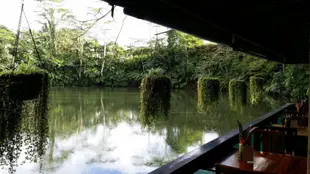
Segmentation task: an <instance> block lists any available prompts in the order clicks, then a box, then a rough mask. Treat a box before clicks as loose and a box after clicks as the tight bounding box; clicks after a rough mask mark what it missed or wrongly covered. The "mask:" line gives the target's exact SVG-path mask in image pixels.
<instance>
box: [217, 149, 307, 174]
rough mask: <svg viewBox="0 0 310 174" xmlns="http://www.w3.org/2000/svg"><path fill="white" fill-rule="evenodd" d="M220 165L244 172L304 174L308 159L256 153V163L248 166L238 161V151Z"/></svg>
mask: <svg viewBox="0 0 310 174" xmlns="http://www.w3.org/2000/svg"><path fill="white" fill-rule="evenodd" d="M219 164H221V165H225V166H229V167H234V168H239V169H242V170H252V171H261V172H270V173H275V174H295V173H296V174H303V173H306V166H307V158H306V157H297V156H291V155H285V154H275V153H260V152H258V151H254V163H253V164H247V163H246V162H240V161H238V151H237V150H236V151H235V152H234V153H233V154H231V155H229V156H228V157H227V158H226V159H224V160H223V161H221V162H219Z"/></svg>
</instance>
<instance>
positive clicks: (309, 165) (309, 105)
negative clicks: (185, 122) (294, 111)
mask: <svg viewBox="0 0 310 174" xmlns="http://www.w3.org/2000/svg"><path fill="white" fill-rule="evenodd" d="M309 51H310V49H309ZM308 57H309V71H310V54H309V52H308ZM308 81H309V82H308V83H309V85H308V89H309V88H310V74H309V79H308ZM309 101H310V95H309V94H308V118H310V112H309V108H310V102H309ZM309 127H310V119H308V155H307V157H308V161H307V174H310V129H309Z"/></svg>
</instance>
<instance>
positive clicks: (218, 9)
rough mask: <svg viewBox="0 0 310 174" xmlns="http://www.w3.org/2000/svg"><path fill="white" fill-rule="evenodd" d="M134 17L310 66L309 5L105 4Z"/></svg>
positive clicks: (193, 0)
mask: <svg viewBox="0 0 310 174" xmlns="http://www.w3.org/2000/svg"><path fill="white" fill-rule="evenodd" d="M105 1H107V2H109V3H110V4H111V5H119V6H122V7H124V12H125V13H126V14H128V15H131V16H134V17H137V18H140V19H144V20H148V21H151V22H154V23H158V24H161V25H165V26H168V27H171V28H175V29H178V30H181V31H184V32H187V33H190V34H193V35H195V36H198V37H201V38H203V39H207V40H210V41H213V42H217V43H222V44H226V45H229V46H231V47H233V48H235V49H236V50H240V51H244V52H248V53H252V54H256V55H258V56H261V57H265V58H267V59H270V60H274V61H279V62H284V63H308V62H309V56H308V55H309V21H310V1H309V0H105Z"/></svg>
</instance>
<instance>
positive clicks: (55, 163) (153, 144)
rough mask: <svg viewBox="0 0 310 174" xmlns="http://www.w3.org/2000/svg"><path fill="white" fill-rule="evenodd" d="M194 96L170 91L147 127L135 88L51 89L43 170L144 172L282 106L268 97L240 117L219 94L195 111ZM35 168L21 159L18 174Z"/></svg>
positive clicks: (248, 106) (32, 171)
mask: <svg viewBox="0 0 310 174" xmlns="http://www.w3.org/2000/svg"><path fill="white" fill-rule="evenodd" d="M195 96H196V94H195V93H193V92H186V91H175V92H173V93H172V96H171V97H172V98H171V110H170V114H169V117H167V118H166V119H157V120H155V121H154V122H153V124H152V126H150V127H148V128H146V127H144V126H143V124H142V123H141V120H140V119H139V91H138V90H131V89H114V90H109V89H105V90H102V89H97V88H63V89H54V90H52V91H51V94H50V99H51V100H50V114H49V120H48V124H49V143H48V149H47V151H46V154H45V157H44V161H43V169H42V170H43V172H44V173H109V174H118V173H148V172H150V171H152V170H154V169H156V168H158V167H159V166H161V165H164V164H166V163H168V162H169V161H171V160H173V159H175V158H177V157H178V156H180V155H182V154H184V153H186V152H189V151H191V150H193V149H195V148H197V147H199V146H200V145H202V144H204V143H206V142H209V141H211V140H213V139H215V138H217V137H218V136H219V135H222V134H223V133H225V132H227V131H229V130H231V129H233V128H235V127H236V123H235V120H240V121H241V122H247V121H249V120H252V119H253V118H255V117H257V116H260V115H262V114H263V113H266V112H268V111H270V110H272V109H273V108H275V107H278V106H279V105H280V104H281V103H279V102H277V101H274V100H272V99H270V98H269V99H268V101H267V100H266V101H265V102H262V103H261V104H257V105H247V106H244V108H243V113H244V114H243V115H239V114H238V113H237V112H234V111H232V110H231V109H230V107H229V101H228V97H227V96H225V95H222V96H221V97H220V99H219V104H218V105H216V106H214V107H211V109H209V110H208V111H207V112H206V113H199V112H198V111H197V98H196V97H195ZM23 149H24V147H23ZM19 160H20V159H19ZM20 162H21V161H20ZM39 168H40V166H39V164H37V163H34V162H25V164H24V165H22V166H19V167H18V168H17V173H39ZM3 173H5V171H3Z"/></svg>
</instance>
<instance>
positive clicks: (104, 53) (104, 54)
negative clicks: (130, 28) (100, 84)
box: [100, 45, 107, 77]
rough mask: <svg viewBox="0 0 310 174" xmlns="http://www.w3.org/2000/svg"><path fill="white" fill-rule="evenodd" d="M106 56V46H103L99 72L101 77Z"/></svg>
mask: <svg viewBox="0 0 310 174" xmlns="http://www.w3.org/2000/svg"><path fill="white" fill-rule="evenodd" d="M106 54H107V45H104V51H103V58H102V64H101V71H100V74H101V77H102V76H103V70H104V65H105V57H106Z"/></svg>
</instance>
